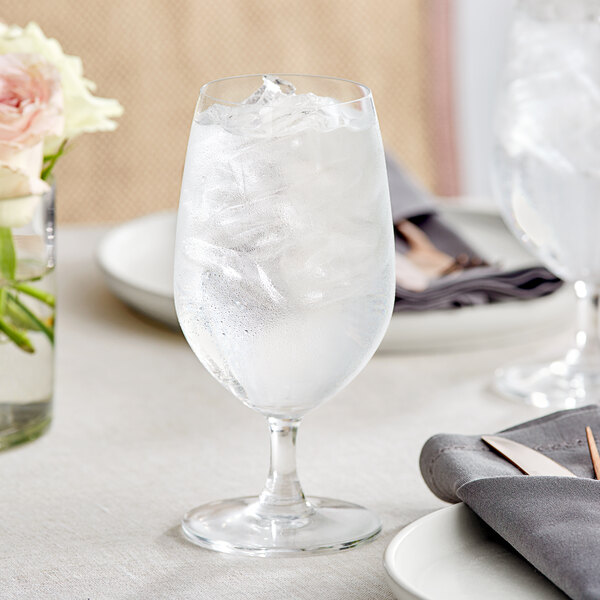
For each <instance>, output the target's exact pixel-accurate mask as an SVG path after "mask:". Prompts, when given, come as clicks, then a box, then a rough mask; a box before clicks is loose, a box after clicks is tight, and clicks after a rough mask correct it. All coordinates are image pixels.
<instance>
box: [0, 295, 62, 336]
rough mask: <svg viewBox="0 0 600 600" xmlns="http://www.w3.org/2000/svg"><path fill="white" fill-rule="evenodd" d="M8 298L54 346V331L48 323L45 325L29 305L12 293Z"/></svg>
mask: <svg viewBox="0 0 600 600" xmlns="http://www.w3.org/2000/svg"><path fill="white" fill-rule="evenodd" d="M6 297H7V298H8V301H9V302H11V303H13V304H15V305H16V306H18V307H19V309H20V310H21V311H22V312H23V313H24V314H25V315H26V316H27V318H28V319H30V321H31V322H33V323H35V325H36V327H37V329H39V330H40V331H41V332H42V333H43V334H44V335H45V336H46V337H47V338H48V339H49V340H50V343H52V344H54V329H53V327H48V325H46V323H44V322H43V321H42V320H41V319H40V318H39V317H37V316H36V315H35V314H34V313H33V312H32V311H31V310H30V309H29V307H28V306H27V305H25V304H23V302H21V301H20V300H19V298H17V297H16V296H13V295H12V294H11V293H7V294H6Z"/></svg>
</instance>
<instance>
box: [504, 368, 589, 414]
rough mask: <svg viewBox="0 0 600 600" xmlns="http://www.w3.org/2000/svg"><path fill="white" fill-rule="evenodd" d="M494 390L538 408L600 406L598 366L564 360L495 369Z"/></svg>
mask: <svg viewBox="0 0 600 600" xmlns="http://www.w3.org/2000/svg"><path fill="white" fill-rule="evenodd" d="M494 387H495V389H496V391H497V392H499V393H500V394H501V395H502V396H505V397H507V398H511V399H514V400H521V401H523V402H525V403H527V404H532V405H533V406H538V407H540V408H548V407H551V408H575V407H577V406H582V405H584V404H593V403H598V402H600V364H598V365H594V366H593V367H591V366H590V367H587V368H586V367H585V366H583V365H573V364H570V363H569V362H568V361H567V360H556V361H554V362H551V363H545V364H539V363H538V364H531V365H518V366H508V367H504V368H502V369H498V370H497V371H496V373H495V377H494Z"/></svg>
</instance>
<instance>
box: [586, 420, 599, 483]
mask: <svg viewBox="0 0 600 600" xmlns="http://www.w3.org/2000/svg"><path fill="white" fill-rule="evenodd" d="M585 436H586V438H587V444H588V448H589V450H590V458H591V459H592V465H594V473H595V475H596V479H600V454H598V447H597V446H596V440H595V439H594V434H593V432H592V428H591V427H589V426H588V427H586V428H585Z"/></svg>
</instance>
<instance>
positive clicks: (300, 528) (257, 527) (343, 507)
mask: <svg viewBox="0 0 600 600" xmlns="http://www.w3.org/2000/svg"><path fill="white" fill-rule="evenodd" d="M307 502H308V503H309V505H310V507H312V508H313V509H314V512H312V514H310V515H308V516H304V517H296V518H283V517H281V518H277V517H276V518H273V519H269V518H264V517H261V516H260V514H259V503H258V498H257V497H253V496H248V497H245V498H234V499H231V500H219V501H217V502H211V503H209V504H204V505H203V506H199V507H198V508H195V509H193V510H191V511H190V512H189V513H188V514H186V515H185V517H184V518H183V521H182V523H181V527H182V529H183V533H184V534H185V536H186V538H187V539H188V540H190V541H191V542H193V543H194V544H197V545H198V546H202V547H204V548H208V549H210V550H216V551H218V552H228V553H231V554H244V555H248V556H293V555H299V554H321V553H329V552H336V551H340V550H348V549H349V548H354V547H356V546H358V545H359V544H364V543H365V542H368V541H370V540H372V539H373V538H374V537H375V536H376V535H377V534H378V533H379V532H380V531H381V522H380V521H379V518H378V517H377V515H375V514H374V513H372V512H370V511H369V510H367V509H366V508H363V507H362V506H358V505H357V504H351V503H349V502H342V501H340V500H330V499H328V498H309V499H308V500H307Z"/></svg>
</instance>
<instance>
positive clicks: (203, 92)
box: [198, 73, 373, 106]
mask: <svg viewBox="0 0 600 600" xmlns="http://www.w3.org/2000/svg"><path fill="white" fill-rule="evenodd" d="M266 75H273V76H275V77H282V78H285V77H305V78H310V79H329V80H330V81H340V82H342V83H351V84H353V85H355V86H357V87H358V88H360V89H361V90H362V91H363V95H362V96H360V97H358V98H355V99H354V100H345V101H344V102H336V104H335V106H344V105H346V104H354V103H355V102H360V101H361V100H367V99H372V98H373V92H372V91H371V88H370V87H369V86H367V85H365V84H364V83H360V82H358V81H354V80H353V79H346V78H344V77H332V76H330V75H310V74H307V73H251V74H247V75H230V76H229V77H220V78H218V79H213V80H211V81H207V82H206V83H205V84H203V85H202V87H201V88H200V93H199V95H198V97H199V98H209V99H210V100H213V101H214V102H218V103H221V104H229V105H231V106H245V105H244V103H243V102H232V101H231V100H224V99H223V98H216V97H215V96H210V95H209V94H207V93H206V89H207V88H208V87H209V86H211V85H213V84H215V83H221V82H223V81H230V80H233V79H249V78H250V77H260V78H262V77H265V76H266Z"/></svg>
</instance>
